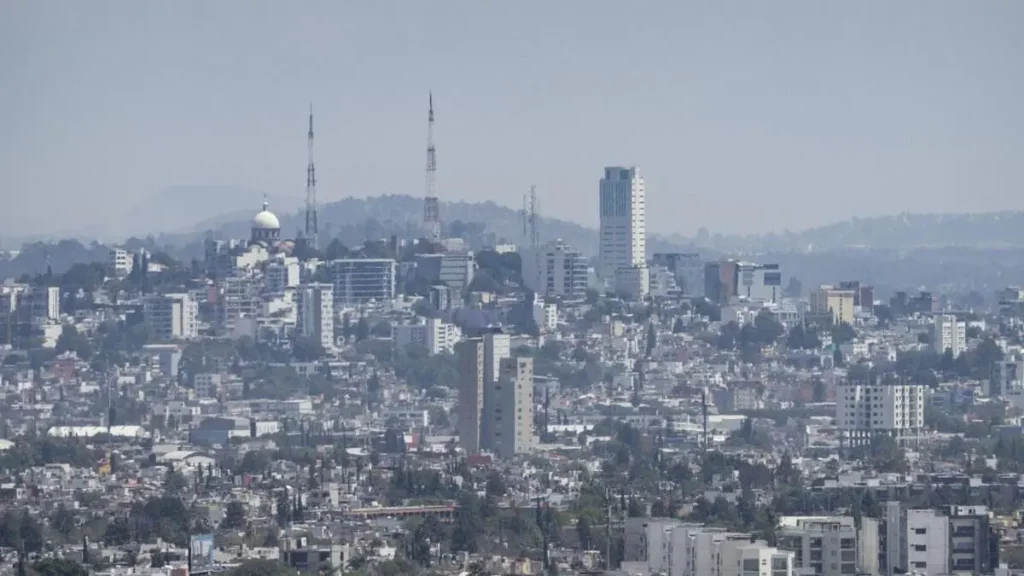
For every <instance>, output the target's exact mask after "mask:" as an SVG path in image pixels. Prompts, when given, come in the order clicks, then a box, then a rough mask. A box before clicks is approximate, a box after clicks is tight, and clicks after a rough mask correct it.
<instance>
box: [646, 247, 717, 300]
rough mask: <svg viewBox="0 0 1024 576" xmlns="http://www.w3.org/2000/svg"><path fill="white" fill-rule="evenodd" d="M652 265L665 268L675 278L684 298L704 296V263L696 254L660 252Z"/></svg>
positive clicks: (655, 255) (655, 256) (652, 261)
mask: <svg viewBox="0 0 1024 576" xmlns="http://www.w3.org/2000/svg"><path fill="white" fill-rule="evenodd" d="M651 263H652V264H653V265H655V266H664V267H665V268H667V269H668V271H669V272H671V273H672V275H673V276H674V277H675V281H676V286H677V287H678V288H679V290H680V291H682V294H683V295H684V296H690V297H693V296H704V262H703V261H702V260H701V259H700V254H697V253H695V252H688V253H680V252H658V253H656V254H654V257H653V259H652V260H651Z"/></svg>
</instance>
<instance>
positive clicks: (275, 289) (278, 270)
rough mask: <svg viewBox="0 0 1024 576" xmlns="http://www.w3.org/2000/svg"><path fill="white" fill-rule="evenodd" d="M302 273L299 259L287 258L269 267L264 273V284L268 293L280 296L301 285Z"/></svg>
mask: <svg viewBox="0 0 1024 576" xmlns="http://www.w3.org/2000/svg"><path fill="white" fill-rule="evenodd" d="M299 281H300V272H299V260H298V259H297V258H291V257H289V258H285V259H283V260H280V261H277V262H271V263H270V264H268V265H267V270H266V272H265V273H264V284H265V286H266V289H267V292H271V293H273V294H279V293H281V292H284V291H285V290H286V289H288V288H294V287H296V286H298V285H299Z"/></svg>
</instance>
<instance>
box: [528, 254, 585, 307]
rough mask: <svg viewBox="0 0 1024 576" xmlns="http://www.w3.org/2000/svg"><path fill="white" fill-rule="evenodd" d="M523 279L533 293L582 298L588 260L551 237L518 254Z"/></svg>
mask: <svg viewBox="0 0 1024 576" xmlns="http://www.w3.org/2000/svg"><path fill="white" fill-rule="evenodd" d="M520 259H521V262H522V276H523V282H524V283H525V284H526V286H527V287H528V288H529V289H530V290H533V292H534V293H535V294H539V295H541V296H547V297H558V298H570V299H575V298H583V297H584V296H586V293H587V262H586V260H585V259H584V258H583V256H582V255H581V254H580V253H579V252H578V251H577V250H576V249H574V248H572V247H571V246H569V245H568V244H566V243H565V242H562V241H561V240H552V241H551V242H548V243H547V244H545V245H544V246H543V247H541V249H540V250H539V253H535V252H534V251H533V250H524V251H523V252H522V253H520Z"/></svg>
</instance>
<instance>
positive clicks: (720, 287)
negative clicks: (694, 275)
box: [704, 260, 739, 304]
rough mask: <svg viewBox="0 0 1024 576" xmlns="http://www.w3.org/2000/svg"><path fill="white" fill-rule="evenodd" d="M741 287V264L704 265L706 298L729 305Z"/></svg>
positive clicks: (714, 263)
mask: <svg viewBox="0 0 1024 576" xmlns="http://www.w3.org/2000/svg"><path fill="white" fill-rule="evenodd" d="M738 286H739V263H738V262H736V261H734V260H723V261H721V262H708V263H707V264H705V265H704V297H705V298H707V299H708V300H711V301H712V302H716V303H718V304H728V303H729V300H730V299H731V298H732V297H733V296H736V290H737V287H738Z"/></svg>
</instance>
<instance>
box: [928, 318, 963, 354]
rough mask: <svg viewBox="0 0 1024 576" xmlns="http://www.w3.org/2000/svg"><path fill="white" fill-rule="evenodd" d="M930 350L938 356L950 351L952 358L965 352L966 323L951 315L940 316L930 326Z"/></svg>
mask: <svg viewBox="0 0 1024 576" xmlns="http://www.w3.org/2000/svg"><path fill="white" fill-rule="evenodd" d="M932 348H933V349H934V350H935V352H936V353H938V354H945V353H946V350H950V351H952V353H953V356H954V357H957V356H959V355H961V354H963V353H964V352H966V351H967V323H966V322H964V321H963V320H957V317H956V316H954V315H952V314H940V315H938V316H936V317H935V319H934V320H933V324H932Z"/></svg>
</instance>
